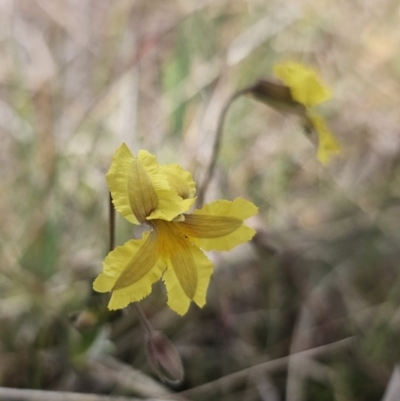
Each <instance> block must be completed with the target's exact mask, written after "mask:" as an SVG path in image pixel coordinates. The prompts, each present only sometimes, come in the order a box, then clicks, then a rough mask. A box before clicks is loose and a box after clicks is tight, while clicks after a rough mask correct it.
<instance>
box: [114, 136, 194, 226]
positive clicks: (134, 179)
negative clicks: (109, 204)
mask: <svg viewBox="0 0 400 401" xmlns="http://www.w3.org/2000/svg"><path fill="white" fill-rule="evenodd" d="M107 183H108V186H109V188H110V192H111V195H112V198H113V203H114V205H115V208H116V210H117V211H118V212H119V213H121V214H122V215H123V216H124V217H126V218H127V219H128V220H129V221H130V222H132V223H135V224H137V223H143V222H144V221H145V220H151V219H164V220H168V221H170V220H172V219H174V218H175V217H176V216H178V215H179V214H181V213H183V212H185V211H187V210H189V208H190V207H191V205H190V204H188V201H187V200H183V199H182V198H181V197H180V196H179V195H178V194H177V193H176V192H175V191H174V190H173V189H171V187H170V185H169V183H168V180H167V178H166V176H165V174H164V173H163V172H162V171H161V169H160V166H159V165H158V164H157V160H156V158H155V156H153V155H152V154H150V153H149V152H147V151H144V150H141V151H139V154H138V157H137V158H135V157H134V156H133V155H132V153H131V152H130V150H129V149H128V147H127V146H126V145H125V144H122V145H121V147H120V148H118V149H117V151H116V152H115V154H114V158H113V161H112V164H111V167H110V170H109V172H108V173H107ZM189 203H190V202H189Z"/></svg>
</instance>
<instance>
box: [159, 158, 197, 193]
mask: <svg viewBox="0 0 400 401" xmlns="http://www.w3.org/2000/svg"><path fill="white" fill-rule="evenodd" d="M160 168H161V170H162V171H163V172H164V174H165V175H166V177H167V180H168V182H169V185H170V186H171V188H172V189H173V190H174V191H176V193H177V194H178V195H179V196H180V197H181V198H182V199H188V198H193V197H194V194H195V193H196V183H195V182H194V181H193V176H192V174H191V173H189V171H186V170H184V169H183V168H182V167H181V166H180V165H179V164H165V165H161V166H160Z"/></svg>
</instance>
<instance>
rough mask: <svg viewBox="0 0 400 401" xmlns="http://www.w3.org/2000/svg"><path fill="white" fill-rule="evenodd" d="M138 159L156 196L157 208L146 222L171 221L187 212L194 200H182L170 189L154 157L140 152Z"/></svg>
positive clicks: (143, 151)
mask: <svg viewBox="0 0 400 401" xmlns="http://www.w3.org/2000/svg"><path fill="white" fill-rule="evenodd" d="M138 159H139V160H140V162H141V163H143V165H144V167H145V168H146V170H147V171H148V173H149V175H150V178H151V182H152V185H153V188H154V191H155V193H156V196H157V200H158V204H157V207H156V208H155V209H154V210H153V211H152V212H151V213H150V214H149V215H148V217H147V220H154V219H161V220H167V221H171V220H173V219H174V218H175V217H176V216H178V215H179V214H181V213H184V212H186V211H188V210H189V209H190V207H191V205H192V203H193V202H194V200H193V201H192V200H190V201H189V202H188V200H185V199H182V198H181V197H180V196H179V195H178V194H177V193H176V191H175V190H174V188H171V186H170V184H169V182H168V179H167V176H166V175H165V173H164V172H163V170H162V169H161V168H160V166H159V165H158V164H157V161H156V158H155V156H153V155H152V154H150V153H149V152H147V151H145V150H141V151H140V152H139V155H138Z"/></svg>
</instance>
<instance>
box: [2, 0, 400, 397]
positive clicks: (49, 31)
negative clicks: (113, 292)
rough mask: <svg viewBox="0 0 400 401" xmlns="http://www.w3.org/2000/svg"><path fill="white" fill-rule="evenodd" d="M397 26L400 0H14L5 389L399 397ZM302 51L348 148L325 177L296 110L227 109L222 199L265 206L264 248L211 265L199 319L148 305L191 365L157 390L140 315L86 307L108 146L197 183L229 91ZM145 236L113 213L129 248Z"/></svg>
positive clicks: (218, 181) (104, 203)
mask: <svg viewBox="0 0 400 401" xmlns="http://www.w3.org/2000/svg"><path fill="white" fill-rule="evenodd" d="M399 19H400V7H399V3H398V1H396V0H379V1H365V0H362V1H361V0H359V1H351V2H350V1H338V0H322V1H316V0H315V1H312V0H288V1H285V2H282V1H278V0H268V1H267V0H236V1H226V0H203V1H188V0H186V1H184V0H181V1H178V0H175V1H173V0H162V1H161V0H147V1H144V0H137V1H132V0H114V1H110V0H85V1H82V0H59V1H52V0H2V1H1V2H0V91H1V97H0V135H1V137H0V138H1V144H0V174H1V180H0V191H1V196H0V216H1V224H0V257H1V259H0V260H1V263H0V385H1V386H3V387H13V388H29V389H45V390H57V391H74V392H86V393H99V394H100V393H102V394H111V395H127V396H128V395H129V396H136V397H138V398H143V399H145V398H148V397H153V399H154V398H156V397H164V396H166V395H167V394H173V393H177V392H183V393H182V394H181V398H180V399H181V400H182V399H184V400H210V401H212V400H233V401H234V400H243V401H253V400H254V401H256V400H262V401H280V400H289V401H308V400H311V401H312V400H318V401H328V400H345V401H347V400H363V401H369V400H371V401H372V400H385V401H388V400H390V401H391V400H398V398H396V397H398V394H399V392H400V390H398V391H399V392H396V386H399V385H400V372H399V371H400V369H399V368H398V369H397V370H396V366H397V364H398V361H399V359H400V341H399V340H400V309H399V306H400V275H399V268H400V266H399V261H400V247H399V243H400V235H399V234H400V233H399V229H398V227H399V216H400V204H399V198H400V179H399V170H400V157H399V156H400V152H399V147H400V128H399V127H400V113H399V108H398V107H399V93H400V84H399V82H400V55H399V52H398V43H399V41H400V30H399V29H398V27H399ZM286 60H295V61H300V62H302V63H305V64H307V65H310V66H312V67H313V68H314V69H316V70H317V71H318V73H319V75H320V76H321V77H322V78H323V80H324V81H325V82H326V83H327V84H328V85H329V86H330V87H331V89H332V91H333V93H334V96H333V98H332V99H331V100H330V101H329V102H327V103H324V104H323V105H321V106H320V107H319V112H320V113H321V115H323V116H324V117H325V118H326V120H327V123H328V125H329V126H330V129H331V130H332V132H333V133H334V134H335V136H336V137H337V138H338V140H339V141H340V142H341V144H342V147H343V152H342V154H341V155H340V156H338V157H336V158H335V159H333V160H332V162H331V163H330V164H329V165H328V166H322V165H321V164H320V163H318V161H317V160H316V147H315V144H314V143H313V142H312V141H310V139H309V138H307V137H306V136H305V135H304V132H303V130H302V128H301V125H300V124H299V122H298V121H297V120H296V119H294V118H293V117H290V116H285V115H282V114H279V113H277V112H276V111H274V110H272V109H271V108H268V107H267V106H266V105H265V104H262V103H259V102H257V101H256V100H254V99H252V98H251V97H246V96H243V97H240V98H239V99H237V100H236V102H235V103H233V104H232V106H231V108H230V110H229V113H228V114H227V116H226V120H225V127H224V139H223V144H222V148H221V151H220V154H219V159H218V164H217V167H216V170H215V174H214V175H213V178H212V181H211V182H210V185H209V189H208V191H207V194H206V200H207V201H210V200H215V199H219V198H225V199H234V198H235V197H236V196H242V197H244V198H246V199H249V200H251V201H252V202H254V203H255V204H256V205H257V206H258V207H259V210H260V212H259V214H258V215H257V216H256V217H255V218H253V219H251V220H249V222H248V224H249V225H251V226H253V227H254V228H256V229H257V236H256V237H255V239H254V240H253V241H252V243H250V244H245V245H242V246H240V247H238V248H236V249H235V250H233V251H231V252H227V253H220V254H215V255H214V254H210V258H212V259H213V260H214V262H215V264H216V267H215V273H214V275H213V277H212V280H211V284H210V287H209V292H208V302H207V305H206V306H205V307H204V308H203V309H201V310H200V309H199V308H197V307H196V306H195V305H192V306H191V309H190V310H189V312H188V313H187V314H186V315H185V316H184V317H180V316H178V315H176V314H175V313H174V312H172V311H171V310H169V309H168V307H167V306H166V294H165V290H164V288H163V286H162V285H161V284H160V283H159V284H157V285H155V286H154V291H153V293H152V294H151V295H150V296H149V297H148V298H147V299H145V300H144V301H143V302H141V306H142V308H143V310H144V312H145V313H146V315H147V316H148V318H149V319H150V321H151V323H152V325H153V326H154V327H155V328H156V329H157V330H160V331H161V332H163V333H165V334H166V335H167V336H168V337H169V338H170V339H171V341H172V342H173V344H174V345H175V347H176V349H177V350H178V352H179V354H180V355H181V357H182V360H183V364H184V368H185V379H184V381H183V383H182V384H180V385H178V386H171V385H168V384H165V383H162V382H161V381H160V380H159V379H158V377H157V375H156V374H155V373H154V372H153V370H152V369H151V367H150V365H149V362H148V360H147V357H146V350H145V348H144V346H143V333H142V329H141V326H140V323H139V319H138V316H137V314H136V313H135V311H134V310H133V311H132V310H130V308H128V309H127V310H125V311H124V312H122V313H114V314H107V313H105V305H106V301H107V300H104V299H102V297H95V298H96V299H95V300H93V296H92V295H91V283H92V281H93V278H94V277H95V276H96V275H97V274H98V273H99V272H100V271H101V269H102V260H103V258H104V256H105V255H106V254H107V252H108V189H107V186H106V182H105V173H106V171H107V170H108V168H109V165H110V162H111V157H112V154H113V152H114V150H115V149H116V148H117V147H118V146H119V145H120V144H121V143H122V142H126V143H127V144H128V146H129V147H130V148H131V149H132V151H133V153H137V151H138V150H139V149H142V148H143V149H147V150H149V151H150V152H152V153H154V154H156V155H157V157H158V160H159V162H160V163H171V162H175V163H180V164H181V165H182V166H184V167H185V168H186V169H188V170H190V171H191V172H193V174H194V176H195V178H196V179H197V180H199V182H202V179H203V178H204V176H205V171H206V169H207V166H208V165H209V163H210V158H211V152H212V147H213V142H214V138H215V133H216V127H217V123H218V117H219V115H220V113H221V110H222V108H223V106H224V104H225V102H226V101H227V99H228V98H229V97H230V96H231V95H232V94H233V93H234V92H235V91H237V90H239V89H241V88H243V87H245V86H246V85H250V84H253V83H254V82H255V81H257V80H258V79H260V78H266V79H271V78H272V68H273V65H274V64H276V63H278V62H282V61H286ZM137 235H139V232H138V230H137V229H135V227H134V226H132V225H131V224H129V223H127V222H125V221H124V220H123V219H122V218H119V217H118V218H117V244H122V243H124V242H125V241H126V240H128V239H129V238H132V237H136V236H137ZM82 311H83V312H82ZM234 372H239V373H236V374H235V375H232V374H233V373H234ZM2 391H3V390H1V389H0V399H8V398H4V394H3V393H2ZM169 397H171V396H169ZM27 399H28V398H27ZM54 399H57V398H54Z"/></svg>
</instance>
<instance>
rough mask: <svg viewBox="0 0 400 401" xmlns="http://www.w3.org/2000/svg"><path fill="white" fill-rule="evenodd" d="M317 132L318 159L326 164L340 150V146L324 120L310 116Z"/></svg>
mask: <svg viewBox="0 0 400 401" xmlns="http://www.w3.org/2000/svg"><path fill="white" fill-rule="evenodd" d="M310 119H311V121H312V122H313V124H314V127H315V130H316V132H317V134H318V151H317V158H318V160H319V161H320V162H321V163H322V164H324V165H326V164H328V162H329V161H330V160H331V158H332V157H333V156H335V155H337V154H338V153H340V152H341V151H342V147H341V146H340V144H339V142H338V141H337V140H336V138H335V137H334V136H333V135H332V133H331V132H330V131H329V129H328V128H327V126H326V124H325V121H324V119H323V118H322V117H319V116H310Z"/></svg>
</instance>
